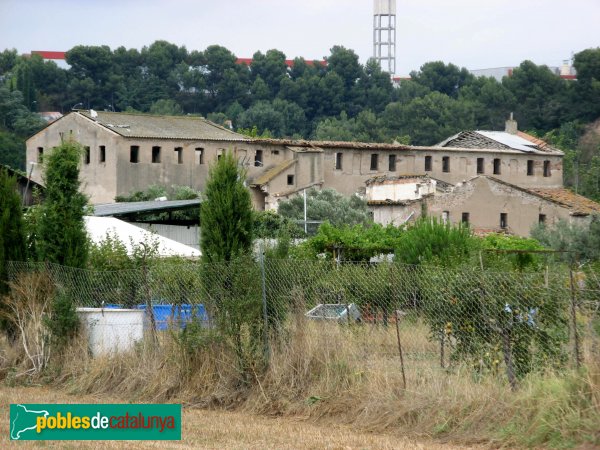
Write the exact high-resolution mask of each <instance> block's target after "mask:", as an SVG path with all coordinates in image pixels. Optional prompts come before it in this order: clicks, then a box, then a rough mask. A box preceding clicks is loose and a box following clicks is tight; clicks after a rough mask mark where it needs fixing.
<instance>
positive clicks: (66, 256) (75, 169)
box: [36, 139, 89, 267]
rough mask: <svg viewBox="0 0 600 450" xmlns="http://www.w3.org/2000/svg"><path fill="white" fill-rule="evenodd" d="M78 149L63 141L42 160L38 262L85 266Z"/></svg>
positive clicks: (79, 147) (37, 241)
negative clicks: (42, 189) (42, 191)
mask: <svg viewBox="0 0 600 450" xmlns="http://www.w3.org/2000/svg"><path fill="white" fill-rule="evenodd" d="M82 151H83V149H82V147H81V145H80V144H78V143H77V142H75V141H74V140H72V139H69V140H65V141H64V142H63V143H62V144H61V145H59V146H58V147H55V148H54V149H52V151H51V152H50V153H49V154H48V155H47V156H45V158H44V182H45V185H46V191H45V198H44V202H43V203H42V205H41V207H40V214H39V218H38V226H37V240H36V246H37V251H38V258H39V259H40V260H41V261H47V262H51V263H56V264H61V265H64V266H71V267H85V265H86V262H87V257H88V248H89V243H88V237H87V233H86V230H85V223H84V218H83V216H84V214H85V206H86V204H87V198H86V197H85V195H83V194H82V193H81V192H80V191H79V186H80V181H79V163H80V161H81V155H82Z"/></svg>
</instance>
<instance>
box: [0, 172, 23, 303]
mask: <svg viewBox="0 0 600 450" xmlns="http://www.w3.org/2000/svg"><path fill="white" fill-rule="evenodd" d="M25 250H26V248H25V232H24V226H23V213H22V210H21V197H20V196H19V194H18V193H17V181H16V179H15V178H14V177H12V176H10V175H9V173H8V171H7V170H6V169H4V168H2V167H0V295H2V294H6V293H7V292H8V286H7V284H6V282H7V281H8V274H7V269H6V262H7V261H25V258H26V251H25Z"/></svg>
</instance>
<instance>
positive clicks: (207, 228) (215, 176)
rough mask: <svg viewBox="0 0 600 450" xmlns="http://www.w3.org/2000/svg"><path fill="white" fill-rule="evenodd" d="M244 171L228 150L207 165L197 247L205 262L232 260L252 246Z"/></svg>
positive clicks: (250, 215) (250, 210) (245, 252)
mask: <svg viewBox="0 0 600 450" xmlns="http://www.w3.org/2000/svg"><path fill="white" fill-rule="evenodd" d="M244 179H245V173H244V171H243V170H242V169H240V168H238V165H237V161H236V159H235V157H234V156H233V154H232V153H231V152H225V153H224V154H223V155H222V156H221V157H220V158H219V160H218V161H217V163H216V164H215V165H214V166H213V167H211V169H210V173H209V179H208V181H207V183H206V189H205V190H204V201H203V202H202V206H201V208H200V227H201V228H200V230H201V232H200V248H201V250H202V258H203V260H204V261H205V262H220V261H232V260H233V259H235V258H236V257H238V256H242V255H245V254H248V253H249V251H250V248H251V246H252V202H251V200H250V192H249V191H248V189H247V188H246V187H245V186H244Z"/></svg>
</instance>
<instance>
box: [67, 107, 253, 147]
mask: <svg viewBox="0 0 600 450" xmlns="http://www.w3.org/2000/svg"><path fill="white" fill-rule="evenodd" d="M94 113H95V114H92V113H90V111H77V112H76V114H81V115H82V116H84V117H87V118H88V119H90V120H93V121H94V122H96V123H98V125H101V126H103V127H105V128H108V129H109V130H111V131H114V132H115V133H117V134H119V135H121V136H124V137H130V138H151V139H193V140H216V141H221V140H225V141H246V140H247V139H248V138H247V137H246V136H243V135H241V134H238V133H234V132H233V131H231V130H228V129H227V128H224V127H222V126H220V125H217V124H215V123H212V122H210V121H208V120H206V119H204V118H202V117H194V116H153V115H149V114H130V113H115V112H109V111H94Z"/></svg>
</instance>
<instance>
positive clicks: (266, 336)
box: [260, 243, 269, 361]
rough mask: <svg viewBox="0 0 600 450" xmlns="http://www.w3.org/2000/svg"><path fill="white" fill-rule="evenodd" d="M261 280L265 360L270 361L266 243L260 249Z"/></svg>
mask: <svg viewBox="0 0 600 450" xmlns="http://www.w3.org/2000/svg"><path fill="white" fill-rule="evenodd" d="M260 278H261V282H262V307H263V318H264V330H263V340H264V343H263V345H264V352H265V359H266V360H267V361H268V360H269V316H268V313H267V283H266V275H265V248H264V243H262V244H261V248H260Z"/></svg>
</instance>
